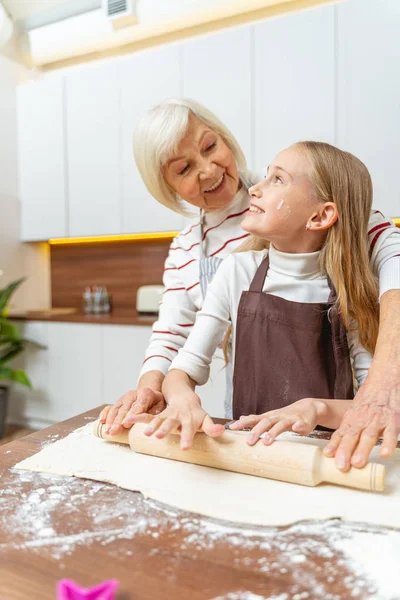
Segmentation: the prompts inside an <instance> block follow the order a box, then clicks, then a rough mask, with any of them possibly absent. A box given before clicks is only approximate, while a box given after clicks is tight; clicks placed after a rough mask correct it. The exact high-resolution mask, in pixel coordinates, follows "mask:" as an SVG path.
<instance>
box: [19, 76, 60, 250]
mask: <svg viewBox="0 0 400 600" xmlns="http://www.w3.org/2000/svg"><path fill="white" fill-rule="evenodd" d="M63 94H64V84H63V79H62V77H60V76H54V75H52V76H48V77H46V78H43V79H40V80H38V81H32V82H29V83H26V84H24V85H21V86H19V87H18V89H17V117H18V153H19V165H18V186H19V196H20V200H21V216H22V220H21V237H22V239H23V240H28V241H29V240H43V239H48V238H51V237H56V236H57V237H59V236H64V235H66V234H67V224H66V173H65V137H64V104H63Z"/></svg>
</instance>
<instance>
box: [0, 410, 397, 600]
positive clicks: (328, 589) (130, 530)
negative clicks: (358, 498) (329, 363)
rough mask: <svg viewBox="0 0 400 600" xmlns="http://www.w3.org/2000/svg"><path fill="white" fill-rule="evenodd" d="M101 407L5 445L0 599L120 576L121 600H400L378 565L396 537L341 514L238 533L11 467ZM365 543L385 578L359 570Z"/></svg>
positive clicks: (95, 486)
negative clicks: (348, 520) (66, 581)
mask: <svg viewBox="0 0 400 600" xmlns="http://www.w3.org/2000/svg"><path fill="white" fill-rule="evenodd" d="M99 411H100V408H97V409H95V410H93V411H90V412H88V413H85V414H82V415H79V416H77V417H75V418H73V419H70V420H68V421H64V422H63V423H59V424H57V425H54V426H52V427H49V428H47V429H44V430H42V431H39V432H37V433H34V434H32V435H29V436H27V437H25V438H21V439H19V440H16V441H14V442H11V443H10V444H6V445H4V446H1V447H0V505H1V511H0V598H2V599H4V600H27V599H28V598H29V599H35V600H36V599H37V600H55V598H56V593H55V589H56V582H57V581H58V580H60V579H63V578H70V579H73V580H75V581H77V582H78V583H79V584H80V585H81V586H84V587H91V586H94V585H96V584H97V583H99V582H101V581H104V580H106V579H110V578H116V579H118V580H119V581H120V588H119V591H118V593H117V594H116V600H141V599H143V600H169V599H171V600H172V599H174V600H188V599H190V600H266V599H271V598H276V599H278V598H279V599H282V600H283V599H285V600H293V599H296V600H303V599H307V598H308V599H311V598H313V599H315V598H330V599H331V600H339V599H347V598H350V597H351V598H352V599H353V600H354V599H356V600H357V599H358V600H360V599H367V598H368V599H370V600H372V599H374V600H377V599H378V598H379V599H383V598H385V599H386V598H389V597H390V598H399V597H400V590H399V589H398V588H397V589H393V592H392V590H390V591H391V595H390V596H387V595H386V594H385V595H384V594H382V593H381V591H382V587H380V586H382V585H386V589H387V585H391V584H390V581H388V580H387V579H386V578H385V573H386V570H387V569H386V570H385V569H383V570H382V571H380V570H379V567H380V565H381V561H385V556H386V557H388V556H393V553H395V550H396V548H399V544H400V531H396V530H391V529H385V528H378V527H372V526H367V525H364V524H356V523H344V522H341V521H340V520H337V519H332V520H329V521H308V522H302V523H297V524H294V525H292V526H290V527H279V528H278V527H275V528H268V527H249V526H247V525H246V526H241V525H240V524H237V523H235V524H233V523H228V522H223V521H215V520H212V519H207V518H203V517H200V516H197V515H195V514H191V513H184V512H182V511H179V510H177V509H174V508H173V507H168V506H166V505H163V504H159V503H157V502H154V501H151V500H146V499H145V498H144V497H143V496H142V495H141V494H139V493H134V492H130V491H127V490H123V489H119V488H117V487H115V486H112V485H109V484H105V483H98V482H94V481H90V480H83V479H75V478H66V477H55V476H52V475H45V474H40V473H31V472H27V471H12V470H10V468H11V467H12V466H13V465H15V464H16V463H17V462H19V461H21V460H22V459H24V458H26V457H28V456H31V455H32V454H34V453H36V452H38V451H39V450H40V448H41V447H43V445H46V444H49V443H53V442H55V441H57V440H58V439H60V438H62V437H65V436H66V435H67V434H68V433H70V432H71V431H72V430H74V429H75V428H77V427H79V426H82V425H85V424H86V423H89V422H91V421H93V420H94V419H96V418H97V415H98V414H99ZM325 436H327V437H328V434H326V433H321V434H319V435H318V437H325ZM215 501H216V502H218V501H219V499H218V498H215ZM265 501H266V502H268V498H266V499H265ZM249 502H251V498H249ZM343 548H345V550H343ZM366 548H369V549H370V553H371V552H372V553H373V552H375V555H374V557H373V556H372V554H371V556H370V557H369V558H370V562H367V563H366V565H367V566H366V572H367V573H368V574H369V575H373V573H370V571H369V570H368V565H369V568H370V569H372V571H374V572H375V575H376V573H377V572H379V575H378V578H379V579H380V580H381V581H380V582H378V584H377V583H376V580H374V579H373V578H371V579H370V580H369V579H368V576H367V575H365V574H364V573H363V569H362V568H360V564H359V561H360V556H361V555H362V556H365V550H366ZM376 555H378V559H377V558H376ZM380 557H382V558H380ZM357 561H358V562H357ZM385 564H386V563H385ZM371 565H376V566H377V568H372V566H371ZM381 572H382V575H380V573H381ZM394 576H395V574H394V573H393V572H392V573H391V574H390V575H388V577H389V578H391V581H392V582H393V578H394ZM382 581H383V583H382Z"/></svg>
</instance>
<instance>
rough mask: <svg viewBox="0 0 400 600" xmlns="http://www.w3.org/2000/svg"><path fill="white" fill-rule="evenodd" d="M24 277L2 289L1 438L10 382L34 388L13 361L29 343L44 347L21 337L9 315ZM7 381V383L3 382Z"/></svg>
mask: <svg viewBox="0 0 400 600" xmlns="http://www.w3.org/2000/svg"><path fill="white" fill-rule="evenodd" d="M23 281H24V278H23V279H18V280H17V281H14V282H13V283H10V284H9V285H8V286H7V287H6V288H4V289H3V290H1V289H0V438H2V437H3V435H4V430H5V422H6V416H7V406H8V396H9V383H10V382H12V381H16V382H17V383H20V384H21V385H25V386H26V387H28V388H32V384H31V382H30V379H29V377H28V376H27V374H26V373H25V371H23V370H21V369H13V368H12V366H11V364H10V363H11V361H12V360H13V359H14V358H15V357H16V356H18V355H19V354H20V353H21V352H23V350H24V349H25V347H26V345H27V344H34V345H35V346H38V347H41V348H43V346H41V345H40V344H37V343H36V342H32V341H31V340H27V339H25V338H23V337H21V334H20V332H19V330H18V328H17V327H16V326H15V325H13V324H12V323H10V321H9V320H8V318H7V315H8V308H7V307H8V301H9V299H10V298H11V296H12V294H13V293H14V292H15V290H16V289H17V287H18V286H19V285H21V283H22V282H23ZM3 382H6V383H3Z"/></svg>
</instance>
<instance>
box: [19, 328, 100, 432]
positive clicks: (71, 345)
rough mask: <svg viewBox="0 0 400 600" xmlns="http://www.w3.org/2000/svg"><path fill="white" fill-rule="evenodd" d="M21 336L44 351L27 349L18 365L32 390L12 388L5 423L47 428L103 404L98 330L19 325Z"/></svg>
mask: <svg viewBox="0 0 400 600" xmlns="http://www.w3.org/2000/svg"><path fill="white" fill-rule="evenodd" d="M20 327H22V329H23V331H24V334H25V336H26V337H30V338H32V339H34V340H37V341H39V342H41V343H44V344H45V345H46V346H47V348H46V349H45V350H39V349H35V348H33V347H31V348H28V349H27V350H26V352H25V353H24V355H23V358H21V360H20V362H19V365H18V366H20V367H21V368H25V369H26V371H27V374H28V375H29V377H30V378H31V380H32V384H33V388H34V389H33V390H32V391H31V390H25V389H24V388H22V387H21V386H14V388H13V391H12V396H11V409H10V419H9V420H13V421H14V422H18V423H24V424H29V425H33V426H46V425H47V424H50V423H57V422H59V421H62V420H64V419H69V418H70V417H73V416H75V415H78V414H80V413H82V412H85V411H87V410H90V409H92V408H95V407H96V406H99V405H100V404H102V403H103V397H102V390H103V370H102V334H103V326H101V325H82V324H78V323H41V322H31V323H29V322H28V323H25V324H23V325H21V326H20Z"/></svg>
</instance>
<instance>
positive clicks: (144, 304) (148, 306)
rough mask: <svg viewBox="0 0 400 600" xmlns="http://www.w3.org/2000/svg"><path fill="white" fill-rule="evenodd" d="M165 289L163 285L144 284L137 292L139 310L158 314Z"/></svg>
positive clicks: (139, 311) (137, 307)
mask: <svg viewBox="0 0 400 600" xmlns="http://www.w3.org/2000/svg"><path fill="white" fill-rule="evenodd" d="M163 291H164V287H163V286H162V285H142V286H141V287H140V288H139V289H138V291H137V294H136V310H137V312H138V313H152V314H157V313H158V309H159V303H160V302H161V299H162V294H163Z"/></svg>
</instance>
